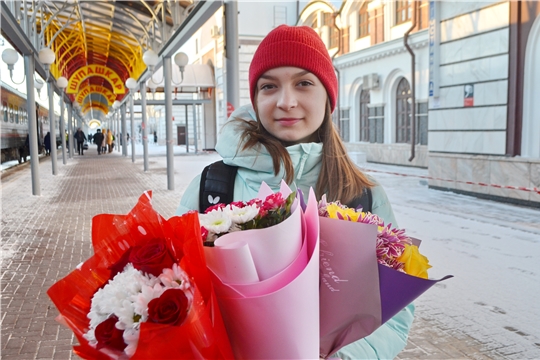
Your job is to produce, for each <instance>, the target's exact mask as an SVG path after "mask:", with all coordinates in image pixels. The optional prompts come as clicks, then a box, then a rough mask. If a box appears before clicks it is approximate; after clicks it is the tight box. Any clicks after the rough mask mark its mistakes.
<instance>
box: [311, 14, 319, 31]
mask: <svg viewBox="0 0 540 360" xmlns="http://www.w3.org/2000/svg"><path fill="white" fill-rule="evenodd" d="M318 27H319V17H318V16H317V14H315V16H313V20H312V22H311V28H312V29H315V30H317V28H318Z"/></svg>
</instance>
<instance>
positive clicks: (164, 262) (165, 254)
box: [129, 239, 176, 276]
mask: <svg viewBox="0 0 540 360" xmlns="http://www.w3.org/2000/svg"><path fill="white" fill-rule="evenodd" d="M129 262H130V263H132V264H133V267H134V268H135V269H137V270H140V271H142V272H144V273H148V274H152V275H154V276H159V274H161V271H162V270H163V269H164V268H169V269H172V267H173V264H175V263H176V260H175V258H174V256H173V254H172V253H171V251H170V250H169V248H168V247H167V244H166V243H165V240H164V239H152V240H150V241H149V242H147V243H146V244H144V245H141V246H134V247H133V248H132V249H131V253H130V254H129Z"/></svg>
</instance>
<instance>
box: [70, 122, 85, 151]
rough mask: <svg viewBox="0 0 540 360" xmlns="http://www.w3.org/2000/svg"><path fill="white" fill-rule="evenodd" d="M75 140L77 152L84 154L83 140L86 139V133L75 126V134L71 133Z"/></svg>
mask: <svg viewBox="0 0 540 360" xmlns="http://www.w3.org/2000/svg"><path fill="white" fill-rule="evenodd" d="M73 137H74V138H75V140H76V141H77V151H78V152H79V155H84V148H83V145H84V141H85V140H86V135H84V132H83V131H82V130H81V128H77V132H76V133H75V135H73Z"/></svg>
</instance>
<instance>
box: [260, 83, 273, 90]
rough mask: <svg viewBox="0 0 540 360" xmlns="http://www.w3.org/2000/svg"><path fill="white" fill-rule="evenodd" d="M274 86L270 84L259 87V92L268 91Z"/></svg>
mask: <svg viewBox="0 0 540 360" xmlns="http://www.w3.org/2000/svg"><path fill="white" fill-rule="evenodd" d="M274 87H275V86H274V85H272V84H263V85H261V88H260V89H261V90H270V89H273V88H274Z"/></svg>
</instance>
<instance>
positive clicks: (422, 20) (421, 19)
mask: <svg viewBox="0 0 540 360" xmlns="http://www.w3.org/2000/svg"><path fill="white" fill-rule="evenodd" d="M416 6H417V8H416V26H417V28H418V30H422V29H427V28H428V26H429V2H428V1H427V0H420V1H418V4H417V5H416Z"/></svg>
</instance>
